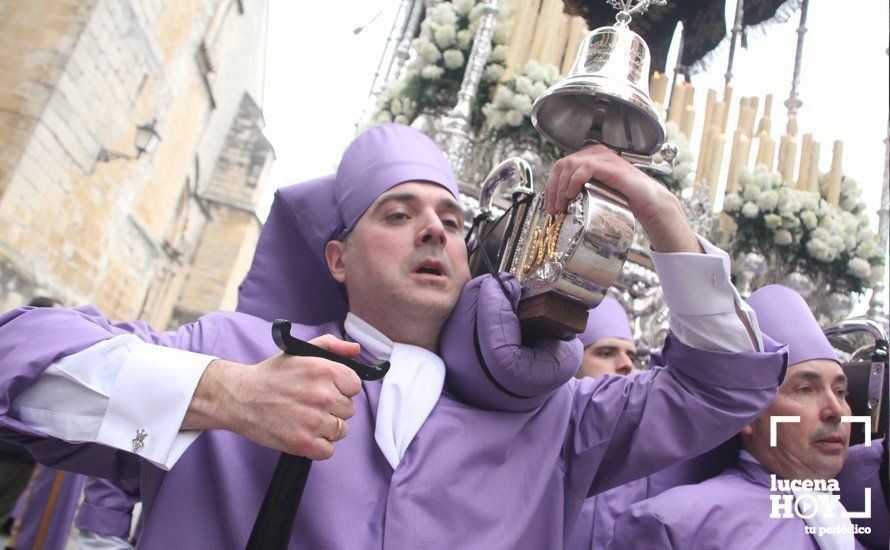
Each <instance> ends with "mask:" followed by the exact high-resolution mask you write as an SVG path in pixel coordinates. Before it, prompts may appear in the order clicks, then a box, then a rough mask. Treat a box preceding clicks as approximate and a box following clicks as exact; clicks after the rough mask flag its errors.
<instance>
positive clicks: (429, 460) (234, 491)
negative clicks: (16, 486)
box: [0, 308, 785, 549]
mask: <svg viewBox="0 0 890 550" xmlns="http://www.w3.org/2000/svg"><path fill="white" fill-rule="evenodd" d="M128 332H132V333H134V334H137V335H138V336H140V337H141V338H143V339H144V340H146V341H149V342H153V343H158V344H161V345H166V346H172V347H177V348H180V349H185V350H192V351H198V352H202V353H207V354H211V355H216V356H219V357H223V358H226V359H229V360H233V361H239V362H244V363H255V362H258V361H260V360H262V359H264V358H266V357H268V356H270V355H272V354H274V353H277V351H278V350H277V348H276V347H275V345H274V344H273V342H272V339H271V336H270V323H268V322H266V321H262V320H260V319H257V318H255V317H250V316H248V315H244V314H239V313H214V314H210V315H207V316H205V317H203V318H202V319H200V320H199V321H198V322H197V323H194V324H192V325H187V326H185V327H182V328H180V329H179V330H178V331H176V332H174V333H156V332H152V331H151V330H150V329H149V328H148V327H146V326H145V325H144V324H139V323H129V324H121V325H111V324H110V323H109V322H108V321H107V320H105V319H104V318H102V317H101V316H100V315H99V314H98V312H96V311H95V310H94V309H92V308H81V309H80V310H74V311H71V310H68V311H65V310H40V311H38V310H27V309H19V310H14V311H12V312H9V313H7V314H5V315H3V316H2V317H0V373H2V380H0V382H2V384H0V407H2V409H0V413H2V414H3V416H2V417H0V435H3V436H5V437H7V439H12V440H16V441H19V442H22V443H24V444H26V445H27V446H28V448H29V450H30V451H31V452H32V453H33V454H34V455H35V456H36V457H37V458H38V459H39V460H42V461H44V462H49V463H55V464H59V465H60V466H62V467H66V468H70V469H73V470H78V471H81V472H83V473H89V474H102V475H105V476H108V477H115V476H117V477H122V478H126V477H132V474H133V473H134V472H137V473H138V472H141V491H142V497H143V503H144V511H143V514H144V518H145V522H144V531H143V536H142V540H141V544H142V545H144V547H145V548H171V547H178V548H240V547H243V545H244V543H245V541H246V540H247V537H248V534H249V532H250V529H251V526H252V524H253V520H254V518H255V515H256V511H257V510H258V509H259V505H260V501H261V499H262V497H263V495H264V493H265V490H266V488H267V485H268V483H269V480H270V479H271V476H272V472H273V470H274V468H275V464H276V461H277V458H278V452H276V451H272V450H269V449H266V448H263V447H260V446H259V445H256V444H254V443H252V442H250V441H248V440H247V439H245V438H243V437H240V436H237V435H235V434H233V433H230V432H223V431H207V432H205V433H204V434H202V435H201V436H200V437H199V438H198V439H197V440H196V441H195V442H194V443H193V444H192V445H191V446H190V447H189V449H188V450H187V451H186V452H185V454H184V455H183V456H182V457H181V458H180V460H179V462H178V463H177V464H176V465H175V466H174V467H173V468H172V469H171V470H170V471H169V472H163V471H161V470H160V469H158V468H156V467H154V466H151V465H149V464H147V463H144V462H142V461H141V460H140V459H139V458H138V457H136V456H134V455H131V454H128V453H124V452H121V451H115V450H113V449H109V448H105V447H102V446H99V445H95V444H87V445H72V444H67V443H64V442H60V441H58V440H54V439H52V438H47V437H45V436H43V434H40V433H39V432H37V431H36V430H33V429H31V428H29V427H27V426H25V425H23V424H22V423H21V422H19V421H17V420H16V419H14V418H12V417H10V416H8V415H7V412H8V403H9V402H10V401H11V400H12V399H13V398H14V397H15V395H16V394H17V392H20V391H21V389H22V388H24V387H26V386H27V384H28V383H29V382H30V381H31V380H33V379H34V377H35V376H37V375H38V374H39V373H40V372H42V371H43V369H45V368H46V366H48V365H49V364H50V362H51V361H52V360H53V359H55V358H58V357H59V356H61V355H65V354H70V353H74V352H76V351H79V350H81V349H84V348H86V347H88V346H90V345H92V344H95V343H97V342H98V341H101V340H103V339H106V338H108V337H109V336H111V335H114V334H123V333H128ZM328 332H330V333H333V334H335V335H338V334H341V331H340V329H339V328H338V327H337V326H335V325H334V324H328V325H322V326H319V327H302V326H295V327H294V335H295V336H298V337H301V338H306V339H308V338H311V337H314V336H316V335H319V334H322V333H328ZM32 339H38V340H39V341H45V342H47V345H41V346H26V345H21V344H23V343H25V342H27V341H28V340H32ZM765 344H766V345H767V352H765V353H750V354H728V353H719V352H707V351H701V350H695V349H692V348H689V347H688V346H685V345H684V344H682V343H681V342H680V341H678V340H676V339H675V338H673V337H672V336H669V338H668V341H667V343H666V346H665V351H664V356H665V361H666V363H667V364H668V365H670V366H669V367H668V368H666V369H654V370H652V371H650V372H647V373H643V374H641V375H639V376H636V377H633V378H624V377H603V378H601V379H596V380H593V379H587V380H580V381H579V380H570V381H569V382H568V383H567V384H565V385H563V386H561V387H559V388H558V389H557V390H556V391H555V392H553V394H552V395H551V396H550V398H549V399H547V400H546V402H544V403H543V404H542V405H541V406H540V407H537V408H536V409H534V410H531V411H528V412H513V413H511V412H496V411H485V410H480V409H477V408H474V407H472V406H469V405H466V404H464V403H463V402H461V401H459V400H457V399H456V398H455V397H454V396H453V395H452V394H451V393H450V391H449V390H448V388H447V387H446V389H445V392H444V393H443V395H442V396H441V398H440V399H439V401H438V403H437V404H436V406H435V407H434V409H433V411H432V412H431V414H430V416H429V417H428V419H427V420H426V422H425V423H424V425H423V426H422V427H421V429H420V431H419V432H418V434H417V436H416V437H415V439H414V440H413V441H412V443H411V446H410V447H409V448H408V450H407V453H406V454H405V456H404V458H403V460H402V461H401V462H400V464H399V466H398V468H397V469H396V470H395V471H393V469H392V468H391V467H390V466H389V464H388V462H387V461H386V459H385V458H384V457H383V455H382V454H381V452H380V451H379V449H378V448H377V446H376V444H375V443H374V437H373V432H374V413H375V411H376V407H377V399H378V396H379V391H380V383H379V382H369V383H364V384H363V391H362V392H361V393H360V394H359V395H358V396H357V397H356V398H355V399H354V402H355V406H356V414H355V416H354V417H353V418H352V419H351V420H350V426H349V427H350V435H349V437H347V438H346V439H345V440H343V441H341V442H339V443H338V444H337V446H336V449H337V450H336V453H335V454H334V456H333V458H332V459H330V460H327V461H324V462H318V463H316V464H315V465H314V466H313V469H312V474H311V475H310V476H309V481H308V484H307V486H306V491H305V494H304V497H303V505H302V506H301V508H300V512H299V514H298V516H297V520H296V522H295V527H294V536H293V542H292V544H291V548H330V549H337V548H344V549H345V548H388V549H403V548H404V549H408V548H486V549H488V548H519V547H523V548H558V547H561V546H563V545H565V544H566V543H567V539H568V534H569V533H570V531H571V528H572V526H573V524H574V523H575V520H576V518H577V516H578V514H579V512H580V508H581V504H582V502H583V500H584V499H585V498H586V497H587V496H588V495H591V494H595V493H598V492H601V491H604V490H607V489H609V488H612V487H615V486H618V485H621V484H624V483H627V482H628V481H631V480H634V479H637V478H640V477H642V476H646V475H648V474H650V473H652V472H653V471H657V470H660V469H662V468H664V467H666V466H668V465H670V464H671V463H674V462H677V461H679V460H682V459H684V458H687V457H690V456H694V455H698V454H700V453H702V452H704V451H705V450H707V449H710V448H711V447H713V446H715V445H716V444H718V443H719V442H720V441H723V440H725V439H727V438H728V437H730V436H731V435H732V434H734V433H736V432H737V431H738V430H740V429H741V428H742V427H743V426H744V425H746V424H747V423H749V422H750V421H751V420H752V419H753V418H755V417H757V416H758V415H759V414H760V413H761V412H762V410H763V409H764V408H765V407H766V406H767V405H768V404H769V402H770V401H771V400H772V398H773V397H774V395H775V390H776V387H777V385H778V383H779V382H780V380H781V378H782V376H783V373H784V365H785V355H784V353H779V352H777V350H778V349H779V347H778V346H777V345H775V344H773V343H772V342H771V341H769V340H767V342H765ZM363 359H364V360H368V359H369V358H368V357H363ZM493 391H496V390H493Z"/></svg>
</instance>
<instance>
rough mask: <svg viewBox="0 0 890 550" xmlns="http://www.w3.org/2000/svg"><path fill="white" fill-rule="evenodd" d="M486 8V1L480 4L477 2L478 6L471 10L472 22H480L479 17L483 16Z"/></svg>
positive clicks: (470, 17)
mask: <svg viewBox="0 0 890 550" xmlns="http://www.w3.org/2000/svg"><path fill="white" fill-rule="evenodd" d="M484 9H485V4H484V3H481V2H480V3H479V4H476V6H475V7H473V9H471V10H470V15H469V19H470V22H471V23H478V21H479V18H480V17H482V10H484ZM470 28H471V29H472V28H473V25H470Z"/></svg>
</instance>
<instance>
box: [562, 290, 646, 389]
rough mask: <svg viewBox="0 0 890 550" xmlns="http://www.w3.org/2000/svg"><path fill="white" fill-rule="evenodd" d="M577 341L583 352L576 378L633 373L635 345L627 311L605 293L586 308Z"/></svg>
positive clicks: (635, 358)
mask: <svg viewBox="0 0 890 550" xmlns="http://www.w3.org/2000/svg"><path fill="white" fill-rule="evenodd" d="M578 340H580V341H581V345H583V346H584V355H583V356H582V358H581V367H580V368H579V369H578V372H577V373H576V374H575V377H576V378H583V377H585V376H590V377H591V378H596V377H597V376H600V375H601V374H619V375H621V376H627V375H628V374H631V373H633V372H636V370H637V369H636V362H637V346H636V345H635V344H634V337H633V333H632V332H631V330H630V324H629V323H628V322H627V313H625V311H624V307H623V306H622V305H621V304H620V303H619V302H618V300H616V299H615V298H612V297H611V296H606V297H605V298H603V301H602V302H600V304H599V305H598V306H596V307H595V308H593V309H591V310H590V313H589V315H588V316H587V326H586V327H585V328H584V332H582V333H581V334H579V335H578Z"/></svg>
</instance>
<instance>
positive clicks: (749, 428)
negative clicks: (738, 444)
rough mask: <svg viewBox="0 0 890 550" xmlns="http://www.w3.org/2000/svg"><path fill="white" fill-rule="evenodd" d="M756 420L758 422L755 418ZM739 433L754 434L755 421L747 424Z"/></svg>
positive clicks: (747, 435) (749, 435)
mask: <svg viewBox="0 0 890 550" xmlns="http://www.w3.org/2000/svg"><path fill="white" fill-rule="evenodd" d="M755 422H756V420H755ZM739 433H740V434H742V435H743V436H746V437H751V436H753V435H754V422H752V423H750V424H748V425H747V426H745V427H744V428H742V431H740V432H739Z"/></svg>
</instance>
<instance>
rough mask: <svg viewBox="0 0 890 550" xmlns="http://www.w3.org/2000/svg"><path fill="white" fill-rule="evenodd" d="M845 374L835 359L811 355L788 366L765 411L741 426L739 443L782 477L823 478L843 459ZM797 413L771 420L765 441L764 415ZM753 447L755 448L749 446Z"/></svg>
mask: <svg viewBox="0 0 890 550" xmlns="http://www.w3.org/2000/svg"><path fill="white" fill-rule="evenodd" d="M846 396H847V377H846V376H844V372H843V370H841V367H840V365H838V364H837V363H836V362H834V361H829V360H826V359H813V360H810V361H804V362H802V363H797V364H795V365H792V366H791V367H789V368H788V374H787V376H786V377H785V381H784V382H782V385H781V386H780V387H779V392H778V395H777V396H776V400H775V401H774V402H773V404H772V405H770V407H769V408H768V409H767V410H766V412H765V413H764V414H763V415H762V416H761V417H760V418H758V419H757V420H755V421H754V422H753V423H752V424H750V425H749V426H747V427H746V428H744V429H743V430H742V440H743V442H744V446H745V448H746V449H748V451H749V452H751V453H752V454H753V455H754V456H755V457H756V458H757V459H758V460H759V461H760V462H761V463H762V464H763V465H764V466H766V468H767V469H768V470H770V471H772V472H773V473H775V474H777V475H779V476H781V477H784V478H786V479H829V478H833V477H834V476H835V475H837V473H838V472H840V471H841V468H842V467H843V465H844V461H845V460H846V459H847V447H848V445H849V442H850V424H849V423H843V424H842V423H841V417H842V416H849V415H850V414H851V413H850V405H848V404H847V401H846ZM773 416H800V422H799V423H785V422H780V423H778V424H777V425H776V432H777V433H776V443H777V446H776V447H770V446H769V444H770V418H771V417H773ZM755 450H756V452H755Z"/></svg>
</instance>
